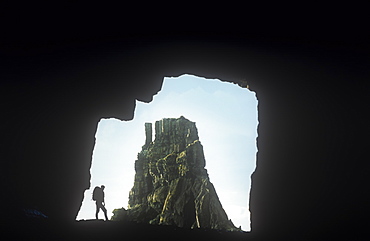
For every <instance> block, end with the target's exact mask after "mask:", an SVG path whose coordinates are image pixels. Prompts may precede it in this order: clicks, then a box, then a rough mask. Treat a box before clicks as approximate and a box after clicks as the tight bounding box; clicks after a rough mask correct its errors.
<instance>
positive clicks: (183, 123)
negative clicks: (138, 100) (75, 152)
mask: <svg viewBox="0 0 370 241" xmlns="http://www.w3.org/2000/svg"><path fill="white" fill-rule="evenodd" d="M150 127H151V124H150V123H146V124H145V131H146V143H145V145H144V146H143V148H142V151H141V152H140V153H139V154H138V159H137V160H136V162H135V171H136V174H135V182H134V186H133V187H132V189H131V191H130V196H129V208H128V210H127V211H125V215H126V216H125V217H126V218H127V219H128V220H131V221H137V222H144V223H151V224H163V225H175V226H178V227H187V228H211V229H223V230H236V228H235V226H234V225H233V223H232V222H231V220H229V219H228V217H227V215H226V213H225V211H224V209H223V208H222V205H221V203H220V201H219V199H218V196H217V194H216V190H215V188H214V186H213V184H212V183H211V182H210V181H209V177H208V174H207V170H206V169H205V168H204V167H205V158H204V154H203V146H202V145H201V143H200V141H199V137H198V131H197V128H196V126H195V123H194V122H191V121H189V120H187V119H186V118H184V117H183V116H181V117H180V118H178V119H175V118H166V119H162V120H159V121H156V123H155V140H154V141H153V142H152V141H151V136H152V130H151V128H150ZM123 211H124V210H122V212H123ZM118 216H119V212H118V210H117V211H116V214H115V217H118ZM115 217H113V220H114V219H115ZM121 217H122V216H121Z"/></svg>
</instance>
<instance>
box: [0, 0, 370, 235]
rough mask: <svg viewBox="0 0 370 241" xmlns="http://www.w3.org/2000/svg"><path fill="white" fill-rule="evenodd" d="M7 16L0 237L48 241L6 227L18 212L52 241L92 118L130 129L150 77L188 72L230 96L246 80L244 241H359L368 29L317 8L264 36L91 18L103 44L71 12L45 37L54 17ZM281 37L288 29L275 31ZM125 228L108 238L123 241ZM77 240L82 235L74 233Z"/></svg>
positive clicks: (80, 188)
mask: <svg viewBox="0 0 370 241" xmlns="http://www.w3.org/2000/svg"><path fill="white" fill-rule="evenodd" d="M14 2H15V1H14ZM221 6H222V7H223V5H221ZM36 7H38V8H39V6H36ZM99 7H100V5H99ZM345 7H346V8H347V7H348V5H345ZM356 7H357V5H356ZM16 9H17V11H14V12H11V11H9V12H8V11H4V14H6V13H8V14H9V21H10V20H11V19H14V16H16V17H17V19H18V17H19V19H20V20H21V21H18V24H17V21H11V22H12V24H8V25H7V26H5V25H4V29H2V38H1V44H0V49H1V51H0V55H1V58H0V63H1V65H0V66H1V67H0V68H1V71H0V80H1V82H0V84H1V86H0V93H1V94H0V100H1V102H0V103H1V106H2V109H1V112H0V115H1V125H0V129H1V132H0V133H1V138H2V139H1V140H2V143H1V145H0V149H1V152H0V153H1V168H0V180H1V183H2V184H3V185H2V195H3V196H2V198H1V200H0V204H1V207H4V209H3V213H2V215H1V224H2V226H1V227H2V228H3V229H4V230H5V231H6V232H5V233H3V235H4V237H5V235H9V234H10V235H12V234H19V235H21V234H23V235H28V236H32V235H35V233H36V232H35V230H40V233H42V232H47V231H46V230H48V229H49V228H50V227H48V226H47V228H40V229H33V228H30V227H31V225H30V224H29V223H26V224H25V225H23V226H22V225H20V224H19V220H28V219H29V217H26V214H25V212H24V211H23V210H24V209H26V208H29V207H31V208H35V209H37V210H38V211H39V212H41V213H43V214H44V215H46V216H47V217H48V218H47V220H48V221H47V222H50V223H53V222H56V221H58V222H61V224H60V225H58V223H57V224H55V227H56V228H55V229H56V230H57V232H55V235H54V234H53V235H52V237H51V238H49V239H46V238H45V240H57V238H55V237H58V235H60V233H63V232H67V231H66V229H67V228H66V225H64V223H63V222H73V220H74V219H75V217H76V215H77V213H78V210H79V207H80V205H81V202H82V199H83V194H84V191H85V190H86V189H88V188H89V187H90V173H89V170H90V167H91V157H92V151H93V149H94V143H95V138H94V135H95V132H96V128H97V123H98V122H99V120H100V119H101V118H117V119H120V120H131V119H132V118H133V114H134V108H135V100H140V101H145V102H150V101H151V100H152V98H153V96H154V95H155V94H156V93H157V92H158V91H159V90H160V89H161V84H162V81H163V77H165V76H168V77H171V76H173V77H176V76H180V75H182V74H184V73H188V74H194V75H197V76H202V77H206V78H218V79H221V80H228V81H229V82H231V83H239V84H240V85H242V86H246V85H245V84H244V82H245V81H247V83H248V85H249V88H250V89H251V90H253V91H255V92H256V95H257V99H258V120H259V126H258V140H257V145H258V154H257V168H256V171H255V172H254V174H253V176H252V185H251V193H250V210H251V228H252V234H253V236H255V237H258V238H259V239H260V240H356V239H357V240H369V237H368V236H369V232H368V229H369V228H368V227H369V217H370V208H369V207H370V206H369V203H370V193H369V192H370V189H369V183H370V175H369V173H370V162H369V161H368V160H369V148H368V141H367V139H366V138H367V136H368V134H367V133H368V126H369V120H368V117H369V115H368V110H369V89H370V88H369V79H370V78H369V76H370V72H369V68H368V66H369V59H370V58H369V56H370V45H369V43H370V41H369V34H368V31H366V30H367V29H368V26H366V24H367V22H368V21H362V20H360V21H359V20H358V19H357V18H352V17H346V18H341V17H339V14H342V13H348V12H349V11H347V9H343V10H345V11H339V10H340V9H339V10H338V9H336V11H330V13H335V12H336V13H337V14H338V18H328V15H327V14H326V12H327V10H328V9H332V6H330V8H327V10H325V9H324V8H323V9H324V10H323V14H324V15H323V16H322V18H321V19H320V18H318V17H317V15H316V14H315V13H314V12H311V11H309V15H307V16H304V17H302V18H300V20H303V19H305V20H306V21H307V22H306V25H305V26H304V24H303V26H302V22H300V21H297V19H296V17H297V18H299V16H298V15H296V16H294V17H290V16H288V18H287V22H285V23H281V22H280V23H279V19H281V17H282V16H284V14H283V13H281V12H280V11H275V12H276V13H277V14H276V15H275V16H270V18H268V19H267V18H266V22H265V25H264V26H261V25H260V26H258V22H261V21H260V20H262V19H261V18H254V19H253V21H249V20H246V17H247V15H248V14H240V16H239V17H240V19H239V20H241V21H240V22H239V25H237V22H238V21H234V20H233V21H229V22H228V21H227V18H225V17H221V18H219V19H220V23H221V22H222V25H219V24H213V26H214V28H213V29H210V28H211V26H210V25H211V24H199V23H200V21H199V18H197V17H194V18H183V19H184V20H185V21H184V25H183V26H178V25H176V24H173V25H172V24H171V26H174V28H172V27H169V25H164V24H153V26H149V27H148V28H147V29H142V26H140V28H137V29H138V31H137V32H136V34H135V32H133V31H130V30H129V29H127V27H128V26H129V25H131V24H133V22H135V21H133V18H127V19H126V20H122V22H125V23H127V24H125V25H124V26H123V25H121V26H119V27H117V26H114V25H112V22H111V21H110V22H109V23H107V22H106V23H105V24H102V23H101V21H102V20H103V19H104V17H99V18H95V17H92V18H91V19H89V20H88V21H90V20H92V19H96V20H97V21H99V24H98V25H100V26H102V27H103V28H104V30H105V31H106V32H105V33H102V32H100V31H99V30H97V25H96V24H83V26H82V25H78V24H76V23H77V22H78V21H75V20H77V19H81V11H76V14H78V18H77V16H76V18H75V19H73V18H71V16H70V15H69V14H66V12H64V11H63V14H61V15H60V16H63V17H60V16H57V17H56V18H54V20H56V19H58V20H59V21H60V22H59V23H60V25H58V26H55V25H54V24H53V21H52V19H51V18H52V17H53V16H54V15H55V12H54V11H44V10H43V9H42V8H39V9H40V11H39V12H38V13H36V12H34V11H30V10H29V9H28V8H25V10H21V9H20V8H19V7H17V8H16ZM128 9H130V8H128ZM131 9H132V8H131ZM242 9H243V8H242ZM320 9H321V8H320ZM359 9H360V8H357V9H356V11H353V12H354V13H356V15H357V16H360V17H361V16H367V15H366V14H357V13H358V10H359ZM363 9H366V8H363ZM19 11H21V12H19ZM41 11H42V12H44V13H48V16H42V14H41ZM128 11H130V10H128ZM242 11H244V13H249V12H250V10H248V11H246V10H245V9H243V10H242ZM84 12H88V11H84ZM90 12H91V13H92V14H94V15H96V14H95V12H94V11H90ZM132 12H135V11H132ZM152 12H153V13H154V14H155V15H156V16H158V13H156V12H155V11H152ZM207 12H208V13H210V14H212V18H209V19H212V21H213V20H215V19H216V18H215V15H214V13H215V12H214V11H207ZM221 12H224V11H220V13H221ZM27 13H28V16H27V15H26V14H27ZM107 13H109V14H111V13H110V11H108V12H107ZM232 14H233V16H236V15H237V14H234V13H233V12H232ZM124 15H125V14H122V15H121V14H120V15H119V17H120V18H121V17H124ZM299 15H301V11H299ZM35 16H36V17H35ZM66 16H67V17H66ZM165 16H167V15H165ZM178 16H179V15H178ZM308 16H309V17H308ZM312 16H314V17H312ZM346 16H348V15H346ZM22 17H23V19H22ZM210 17H211V16H210ZM260 17H261V16H260ZM36 19H38V20H39V21H40V22H37V21H36V22H35V20H36ZM85 19H87V18H85ZM155 19H156V17H153V18H150V21H147V22H146V23H149V25H150V22H154V20H155ZM328 19H329V20H333V21H332V22H327V20H328ZM341 19H342V20H341ZM168 20H169V18H167V17H166V21H168ZM298 20H299V19H298ZM189 21H193V25H191V24H189ZM315 21H316V22H315ZM136 22H141V21H136ZM40 23H42V24H40ZM48 23H49V24H50V26H47V25H45V24H48ZM286 23H289V24H286ZM325 23H326V24H325ZM247 24H248V26H247ZM274 24H275V25H274ZM145 25H146V24H145ZM73 26H75V27H73ZM88 26H90V28H91V29H90V30H87V27H88ZM196 26H199V27H198V28H197V27H196ZM252 26H255V30H256V29H258V31H253V30H251V29H250V28H251V27H252ZM267 26H271V28H270V30H269V29H266V27H267ZM289 26H291V27H289ZM7 27H8V30H7ZM108 27H111V30H112V31H111V32H110V31H108V30H107V28H108ZM233 27H234V28H233ZM284 27H286V28H289V29H285V31H283V28H284ZM232 28H233V29H232ZM236 28H237V29H236ZM335 28H336V29H335ZM272 29H275V32H271V30H272ZM349 29H351V31H353V32H352V33H348V30H349ZM131 30H133V29H131ZM235 30H237V31H235ZM113 33H114V34H113ZM216 188H217V187H216ZM25 222H28V221H25ZM18 225H20V226H18ZM53 225H54V223H53ZM109 225H110V223H107V226H109ZM151 226H154V225H151ZM22 227H23V228H25V227H26V231H25V232H22V230H24V229H22ZM27 227H28V228H27ZM32 227H34V225H33V226H32ZM159 227H162V226H159ZM166 227H167V226H166ZM129 229H130V228H129V226H128V228H127V229H124V228H123V227H119V230H122V232H123V233H125V230H129ZM137 230H140V229H136V231H137ZM143 230H144V231H145V230H146V229H145V228H144V229H143ZM1 231H3V230H1ZM144 231H143V232H141V233H140V234H143V233H144ZM194 231H195V230H194ZM89 233H90V232H88V230H83V231H81V235H80V236H81V237H84V235H86V234H89ZM106 233H107V232H105V234H106ZM40 235H41V234H40ZM148 235H149V234H148ZM102 236H103V235H102ZM178 236H180V235H178ZM178 236H177V237H178ZM7 237H8V236H7ZM9 237H11V236H9ZM124 238H126V237H125V236H124V235H122V239H124ZM268 238H270V239H268ZM14 239H15V240H22V239H16V238H14ZM23 240H24V239H23ZM34 240H38V239H37V238H34ZM60 240H63V239H60ZM64 240H73V239H71V238H69V239H68V238H66V239H64ZM86 240H92V239H90V238H86ZM98 240H102V239H98ZM146 240H148V239H146Z"/></svg>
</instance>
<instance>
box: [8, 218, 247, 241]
mask: <svg viewBox="0 0 370 241" xmlns="http://www.w3.org/2000/svg"><path fill="white" fill-rule="evenodd" d="M4 227H5V226H3V227H2V228H4ZM4 231H5V233H7V235H8V236H7V237H12V240H89V241H93V240H161V241H166V240H191V239H203V238H204V239H206V240H251V239H253V238H252V236H251V233H249V232H227V231H219V230H205V229H183V228H177V227H173V226H157V225H145V224H137V223H132V222H113V221H103V220H86V221H75V222H64V223H62V222H50V221H43V222H20V223H14V224H12V225H7V227H6V230H4ZM253 240H254V239H253Z"/></svg>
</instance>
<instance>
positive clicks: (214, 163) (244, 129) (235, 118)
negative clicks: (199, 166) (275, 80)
mask: <svg viewBox="0 0 370 241" xmlns="http://www.w3.org/2000/svg"><path fill="white" fill-rule="evenodd" d="M257 105H258V101H257V98H256V94H255V93H254V92H252V91H250V90H249V89H248V88H246V86H244V87H243V88H242V87H241V86H238V85H236V84H233V83H229V82H224V81H221V80H218V79H206V78H203V77H198V76H194V75H188V74H185V75H181V76H179V77H166V78H164V81H163V85H162V89H161V90H160V91H159V92H158V94H157V95H155V96H154V97H153V101H151V102H150V103H143V102H140V101H136V108H135V114H134V118H133V120H130V121H120V120H117V119H113V118H111V119H101V120H100V122H99V125H98V128H97V131H96V135H95V138H96V143H95V147H94V151H93V156H92V166H91V169H90V173H91V180H90V183H91V187H90V189H89V190H86V191H85V194H84V195H85V196H84V200H83V202H82V204H81V208H80V211H79V213H78V215H77V217H76V220H83V219H85V220H87V219H93V218H94V215H95V203H94V202H93V201H92V190H93V188H94V187H95V186H100V185H102V184H104V185H105V187H106V188H105V196H106V200H105V202H106V208H107V210H108V217H109V218H110V217H111V216H112V211H113V210H114V209H117V208H122V207H123V208H127V204H128V195H129V192H130V190H131V188H132V186H133V183H134V175H135V168H134V163H135V160H136V159H137V154H138V153H139V152H140V150H141V148H142V146H143V145H144V144H145V141H146V139H145V138H146V136H145V123H147V122H150V123H153V124H154V123H155V121H158V120H160V119H163V118H179V117H180V116H184V117H186V118H187V119H189V120H191V121H193V122H195V123H196V126H197V128H198V134H199V141H200V142H201V143H202V145H203V148H204V155H205V160H206V166H205V168H206V169H207V171H208V174H209V178H210V181H211V182H212V183H213V185H214V187H215V189H216V192H217V195H218V197H219V199H220V201H221V204H222V206H223V208H224V210H225V211H226V213H227V215H228V218H229V219H231V220H232V222H233V223H234V225H235V226H237V227H241V228H242V230H244V231H249V230H250V212H249V192H250V187H251V179H250V177H251V174H252V173H253V171H254V170H255V165H256V154H257V144H256V138H257V126H258V113H257ZM153 134H154V133H153ZM153 139H154V137H153ZM100 215H103V214H102V213H101V214H100ZM101 217H102V216H101Z"/></svg>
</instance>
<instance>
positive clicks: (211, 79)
mask: <svg viewBox="0 0 370 241" xmlns="http://www.w3.org/2000/svg"><path fill="white" fill-rule="evenodd" d="M186 75H188V76H190V77H195V78H198V80H199V81H203V80H205V81H219V82H221V83H224V84H233V85H237V86H238V87H240V88H246V89H248V90H249V91H250V92H253V93H255V96H256V100H257V113H258V99H257V93H256V92H255V91H252V90H251V89H250V88H249V86H248V85H247V84H246V81H239V82H237V81H230V80H222V79H219V78H215V77H211V78H210V77H204V76H199V75H194V74H189V73H184V74H181V75H178V76H164V77H163V80H162V83H161V86H160V89H159V90H158V91H157V92H155V93H153V94H152V97H151V100H150V101H142V100H139V99H137V98H136V99H135V105H134V109H133V112H134V113H133V115H132V119H128V120H120V119H118V118H115V117H105V118H104V117H103V118H101V119H100V120H99V122H98V124H97V128H96V131H95V135H94V137H95V143H94V147H93V150H92V153H91V165H90V168H89V188H87V189H85V191H86V190H89V189H90V188H91V181H92V175H91V169H92V166H93V156H94V150H95V147H96V140H97V136H96V135H97V132H98V128H99V123H100V122H101V121H102V120H110V119H114V120H117V121H124V122H129V121H133V120H134V119H135V116H136V115H135V114H136V108H137V101H139V102H141V103H145V104H150V103H151V102H152V101H153V100H154V97H155V96H157V95H158V94H159V93H160V92H161V91H162V90H163V86H164V84H165V79H166V78H179V77H182V76H186ZM243 84H245V86H242V85H243ZM256 127H257V136H256V147H257V151H256V163H255V168H254V170H253V172H252V174H251V175H253V173H254V172H255V170H256V168H257V154H258V143H257V140H258V127H259V121H258V114H257V126H256ZM250 178H251V176H250ZM251 188H252V183H251V184H250V187H249V195H250V192H251ZM81 207H82V202H81V205H80V208H79V211H78V212H77V215H78V213H79V212H80V210H81ZM248 207H249V205H248ZM77 215H76V218H77ZM251 221H252V220H250V226H251Z"/></svg>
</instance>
